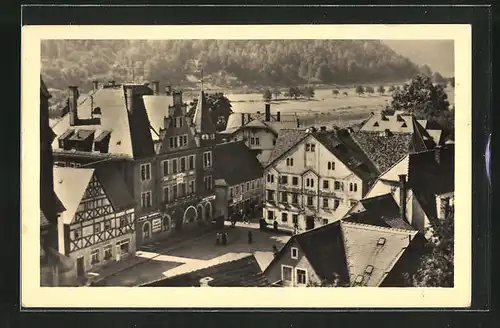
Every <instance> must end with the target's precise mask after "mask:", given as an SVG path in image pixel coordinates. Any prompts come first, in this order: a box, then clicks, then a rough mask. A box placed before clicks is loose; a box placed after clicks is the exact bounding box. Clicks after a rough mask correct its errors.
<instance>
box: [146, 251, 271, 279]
mask: <svg viewBox="0 0 500 328" xmlns="http://www.w3.org/2000/svg"><path fill="white" fill-rule="evenodd" d="M206 277H211V278H213V280H212V281H211V282H210V283H209V285H210V286H211V287H269V286H270V283H269V281H268V280H267V278H266V277H265V276H264V274H263V273H262V270H261V269H260V266H259V263H258V262H257V260H256V259H255V256H254V255H253V254H252V255H249V256H246V257H243V258H241V259H238V260H235V261H230V262H224V263H221V264H218V265H214V266H211V267H208V268H204V269H201V270H197V271H192V272H188V273H185V274H181V275H178V276H174V277H169V278H165V279H162V280H158V281H154V282H151V283H148V284H145V285H142V286H141V287H182V286H184V287H199V286H200V279H202V278H206Z"/></svg>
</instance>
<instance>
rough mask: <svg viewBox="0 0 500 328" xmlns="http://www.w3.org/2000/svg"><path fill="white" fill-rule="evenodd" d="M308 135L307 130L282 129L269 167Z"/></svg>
mask: <svg viewBox="0 0 500 328" xmlns="http://www.w3.org/2000/svg"><path fill="white" fill-rule="evenodd" d="M307 135H308V134H307V132H306V130H305V129H282V130H281V131H280V132H279V134H278V138H277V139H276V145H275V146H274V148H273V151H272V152H271V157H270V158H269V162H268V164H267V165H270V164H272V163H273V162H274V161H276V160H277V159H278V158H280V157H281V156H282V155H284V154H285V153H286V152H287V151H288V150H290V149H291V148H292V147H293V146H295V145H296V144H298V143H299V142H300V141H301V140H303V139H304V138H305V137H307Z"/></svg>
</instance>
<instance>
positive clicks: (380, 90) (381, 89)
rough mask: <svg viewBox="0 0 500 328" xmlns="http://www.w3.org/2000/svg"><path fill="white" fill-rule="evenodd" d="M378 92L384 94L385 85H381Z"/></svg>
mask: <svg viewBox="0 0 500 328" xmlns="http://www.w3.org/2000/svg"><path fill="white" fill-rule="evenodd" d="M377 92H378V93H380V94H381V95H383V94H384V93H385V88H384V86H383V85H381V86H379V87H378V89H377Z"/></svg>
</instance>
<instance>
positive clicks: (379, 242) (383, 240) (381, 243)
mask: <svg viewBox="0 0 500 328" xmlns="http://www.w3.org/2000/svg"><path fill="white" fill-rule="evenodd" d="M383 245H385V238H384V237H381V238H379V239H378V241H377V246H383Z"/></svg>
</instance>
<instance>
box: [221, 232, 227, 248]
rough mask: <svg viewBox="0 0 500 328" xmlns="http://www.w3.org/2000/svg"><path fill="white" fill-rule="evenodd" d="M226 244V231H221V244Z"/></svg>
mask: <svg viewBox="0 0 500 328" xmlns="http://www.w3.org/2000/svg"><path fill="white" fill-rule="evenodd" d="M226 244H227V233H225V232H223V233H222V245H226Z"/></svg>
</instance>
